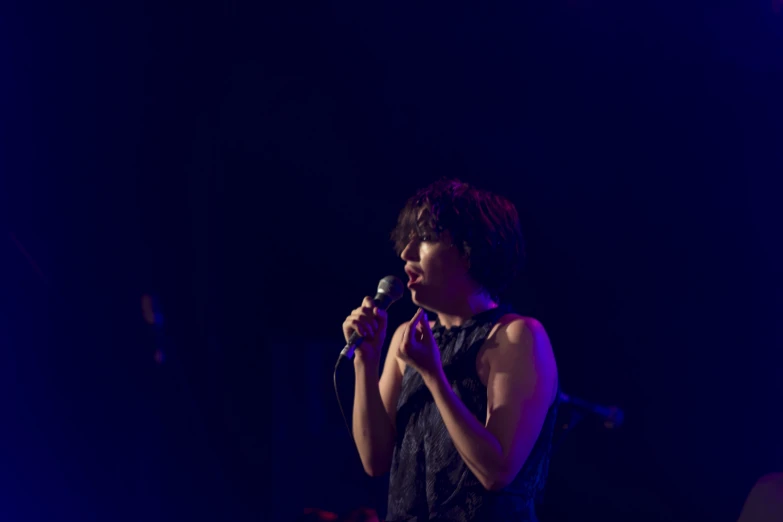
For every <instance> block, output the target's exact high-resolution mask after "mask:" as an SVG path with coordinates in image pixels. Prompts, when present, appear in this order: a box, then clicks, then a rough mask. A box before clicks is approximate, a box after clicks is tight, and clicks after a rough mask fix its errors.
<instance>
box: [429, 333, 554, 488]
mask: <svg viewBox="0 0 783 522" xmlns="http://www.w3.org/2000/svg"><path fill="white" fill-rule="evenodd" d="M495 341H496V344H495V346H493V347H492V348H491V349H489V350H487V352H486V356H487V358H488V361H489V377H488V380H487V401H488V404H487V419H486V424H485V425H484V424H482V423H481V422H480V421H479V419H477V418H476V417H475V416H474V415H473V414H472V413H471V412H470V411H469V410H468V409H467V408H466V407H465V405H464V404H463V403H462V401H461V400H460V399H459V398H458V397H457V396H456V395H455V394H454V391H453V390H452V388H451V386H450V384H449V383H448V381H447V380H446V378H445V376H444V375H443V373H442V371H441V372H439V373H437V374H435V375H432V376H427V377H426V378H425V382H426V383H427V387H428V388H429V389H430V391H431V392H432V395H433V397H434V399H435V404H436V406H437V408H438V410H439V411H440V414H441V416H442V417H443V421H444V423H445V424H446V428H447V429H448V432H449V434H450V435H451V438H452V440H453V441H454V446H455V447H456V449H457V451H458V452H459V454H460V456H462V459H463V460H464V461H465V463H466V464H467V466H468V468H470V470H471V471H472V472H473V474H474V475H475V476H476V478H478V479H479V481H480V482H481V484H482V485H483V486H484V487H485V488H486V489H489V490H497V489H501V488H503V487H505V486H506V485H508V484H509V483H510V482H511V481H512V480H513V479H514V477H515V476H516V475H517V474H518V473H519V470H520V469H522V466H523V464H524V463H525V460H527V457H528V455H529V454H530V451H531V450H532V449H533V445H534V444H535V441H536V439H537V438H538V434H539V433H540V431H541V427H542V426H543V423H544V419H545V418H546V414H547V410H548V409H549V406H550V405H551V402H552V400H553V398H554V393H556V391H555V390H556V384H557V368H556V365H555V360H554V355H553V354H552V349H551V346H550V344H549V340H548V338H547V336H546V332H545V331H544V329H543V327H542V326H541V325H540V324H539V323H538V322H536V321H533V320H530V319H522V318H519V319H516V320H514V321H512V322H510V323H509V324H507V325H503V326H501V327H500V328H499V329H498V332H497V335H496V339H495Z"/></svg>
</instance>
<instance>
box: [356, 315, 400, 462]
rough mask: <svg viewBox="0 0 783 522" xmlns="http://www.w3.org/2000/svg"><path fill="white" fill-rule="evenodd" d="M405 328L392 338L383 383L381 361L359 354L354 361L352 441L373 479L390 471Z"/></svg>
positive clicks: (384, 367) (395, 333)
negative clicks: (400, 356)
mask: <svg viewBox="0 0 783 522" xmlns="http://www.w3.org/2000/svg"><path fill="white" fill-rule="evenodd" d="M406 326H407V325H405V324H403V325H402V326H400V327H399V328H398V329H397V331H395V332H394V335H393V336H392V339H391V343H390V344H389V353H388V354H387V355H386V361H385V363H384V366H383V374H382V375H381V378H380V381H379V380H378V368H379V361H377V360H373V359H372V358H370V359H366V358H365V357H363V356H362V355H361V354H360V353H359V352H358V351H357V352H356V358H355V359H354V370H355V374H356V387H355V392H354V402H353V437H354V440H355V441H356V448H357V450H358V451H359V457H360V458H361V460H362V466H363V467H364V470H365V471H366V472H367V474H368V475H371V476H374V477H377V476H379V475H383V474H385V473H387V472H388V471H389V469H390V468H391V460H392V454H393V452H394V443H395V437H396V431H395V417H396V414H397V399H398V398H399V395H400V385H401V383H402V367H401V363H400V362H399V361H398V360H397V350H398V347H399V345H400V340H401V338H402V331H403V329H404V328H405V327H406Z"/></svg>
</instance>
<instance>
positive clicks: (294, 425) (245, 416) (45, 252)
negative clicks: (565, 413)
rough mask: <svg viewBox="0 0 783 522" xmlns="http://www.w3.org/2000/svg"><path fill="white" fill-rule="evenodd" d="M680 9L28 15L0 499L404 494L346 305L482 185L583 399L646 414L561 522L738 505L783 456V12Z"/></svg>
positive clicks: (569, 462) (666, 5) (18, 110)
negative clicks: (426, 192)
mask: <svg viewBox="0 0 783 522" xmlns="http://www.w3.org/2000/svg"><path fill="white" fill-rule="evenodd" d="M686 4H688V5H685V4H684V3H682V2H663V3H660V2H658V3H652V4H650V3H648V4H639V5H636V4H629V3H627V2H625V3H622V2H590V1H587V0H585V1H570V2H565V1H556V2H535V1H533V2H519V3H517V5H516V6H514V7H508V6H505V7H499V6H481V7H475V6H474V7H469V8H466V7H461V6H456V5H450V6H448V7H442V6H438V7H436V6H433V5H398V4H394V5H386V6H376V5H374V4H373V5H369V4H367V3H366V2H365V3H361V2H342V3H338V2H332V3H328V2H327V3H323V2H313V3H297V2H276V3H263V2H245V1H234V2H223V3H219V2H200V3H199V2H197V3H193V2H180V3H174V2H137V3H133V2H125V3H123V2H120V3H104V4H103V5H101V6H99V7H96V6H89V7H88V6H76V5H72V4H58V3H52V4H51V5H36V4H34V3H21V2H19V3H13V2H12V3H4V4H3V7H2V11H1V12H0V63H2V66H3V73H4V74H3V78H4V81H3V82H2V86H1V87H0V93H2V97H1V98H0V99H1V100H2V101H1V102H0V103H1V104H2V105H0V108H2V117H0V132H2V135H1V136H0V138H1V139H0V151H1V152H2V154H0V217H2V230H0V232H2V237H0V252H1V253H2V255H1V257H0V259H2V266H3V268H4V270H3V277H2V278H1V279H0V295H2V298H3V299H2V314H0V343H2V346H1V347H0V357H2V359H1V360H0V371H1V372H2V375H0V392H1V393H0V397H1V398H0V404H1V405H2V410H3V423H2V429H0V447H1V448H2V450H0V456H2V466H0V469H2V473H1V474H0V477H2V486H3V488H2V489H3V491H4V495H3V501H2V502H0V518H2V519H3V520H13V521H17V520H18V521H28V520H82V521H88V520H96V521H103V520H116V521H123V520H128V521H130V520H148V521H157V520H226V521H227V520H236V521H250V520H290V519H292V518H293V517H294V516H296V514H297V513H299V512H300V511H301V509H302V507H304V506H312V507H322V508H326V509H330V510H334V511H346V510H349V509H350V508H352V507H356V506H359V505H367V506H371V507H375V508H376V509H378V510H379V511H381V512H383V510H384V509H385V481H384V479H375V480H372V479H369V478H367V477H365V476H364V475H363V472H362V470H361V466H360V464H359V460H358V457H357V456H356V453H355V451H354V450H353V449H352V447H351V444H350V439H349V437H348V433H347V431H346V430H345V427H344V426H343V424H342V418H341V417H340V413H339V410H338V408H337V403H336V399H335V397H334V392H333V389H332V381H331V379H332V369H333V364H334V361H335V360H336V356H337V354H338V352H339V350H340V348H341V347H342V343H341V332H340V325H341V323H342V320H343V318H344V317H345V315H347V314H348V313H349V312H350V310H351V309H352V308H354V307H355V306H357V305H358V303H360V301H361V299H362V297H363V296H365V295H368V294H372V293H373V292H374V290H375V287H376V284H377V281H378V280H379V279H380V278H381V277H383V276H385V275H387V274H397V275H402V270H401V269H402V263H401V262H400V261H399V260H398V259H396V257H395V255H394V254H393V252H392V250H391V244H390V243H389V241H388V234H389V231H390V229H391V227H392V226H393V224H394V221H395V217H396V213H397V211H398V209H399V208H400V207H401V206H402V204H403V203H404V201H405V198H406V197H407V196H408V195H410V194H411V193H412V192H413V191H414V190H415V189H417V188H419V187H420V186H422V185H424V184H427V183H429V182H430V181H433V180H435V179H437V178H438V177H441V176H455V177H459V178H462V179H463V180H465V181H469V182H474V183H475V184H477V185H480V186H483V187H486V188H489V189H494V190H497V191H499V192H502V193H503V194H505V195H507V196H508V197H510V198H511V199H512V200H513V201H514V202H515V203H516V204H517V206H518V208H519V211H520V213H521V217H522V222H523V227H524V231H525V234H526V237H527V243H528V244H527V246H528V251H529V258H528V264H527V272H526V275H525V277H524V279H523V280H522V281H521V282H520V283H519V285H518V287H517V288H516V291H515V293H514V295H513V298H512V301H513V304H514V305H515V306H516V307H517V308H518V309H519V310H520V311H521V312H523V313H526V314H532V315H534V316H536V317H538V318H539V319H540V320H541V321H542V322H543V323H544V325H545V326H546V327H547V329H548V331H549V333H550V336H551V338H552V341H553V343H554V347H555V350H556V355H557V358H558V361H559V366H560V372H561V382H562V386H563V388H564V390H565V391H567V392H569V393H571V394H573V395H576V396H579V397H583V398H585V399H588V400H591V401H595V402H598V403H602V404H616V405H619V406H621V407H622V408H623V409H624V411H625V412H626V418H627V422H626V424H625V425H624V426H623V427H622V428H621V429H619V430H613V431H607V430H605V429H603V428H602V427H601V425H600V423H599V422H594V421H592V420H586V421H585V422H584V423H583V424H581V425H579V426H578V427H577V428H576V429H575V430H574V431H573V432H572V433H570V434H569V435H568V436H567V438H566V439H564V442H563V444H562V445H561V446H560V447H559V449H558V452H557V453H556V455H555V459H554V462H553V469H552V476H551V487H550V489H549V491H548V493H547V497H546V501H545V505H544V506H543V508H542V514H543V515H545V516H546V518H545V520H549V521H555V520H591V519H598V518H597V517H600V518H601V519H602V520H637V521H647V520H692V521H696V520H699V521H704V520H714V521H726V522H729V521H732V520H736V517H737V515H738V513H739V509H740V507H741V504H742V501H743V499H744V497H745V495H746V494H747V492H748V490H749V489H750V487H751V486H752V484H753V482H754V481H755V480H756V478H757V477H758V476H760V475H761V474H762V473H765V472H769V471H773V470H777V471H780V470H781V469H783V455H782V454H781V446H780V441H781V440H783V426H781V421H780V414H779V411H780V404H781V399H782V398H783V391H781V384H780V377H781V362H782V361H781V355H780V352H781V333H780V320H779V314H780V308H781V307H780V290H781V280H780V279H781V272H780V266H781V255H780V254H781V252H780V223H781V212H780V205H779V201H778V200H779V194H780V191H779V181H778V178H779V176H780V173H781V172H783V162H782V161H781V152H780V144H781V143H783V133H782V132H781V129H782V127H783V125H782V124H781V121H783V120H782V119H781V118H782V117H783V110H781V109H782V107H781V97H780V93H781V92H783V81H782V75H781V72H782V69H783V52H781V49H782V48H783V47H782V45H783V36H782V35H783V28H781V24H782V23H783V18H782V16H783V15H782V14H781V13H780V3H779V2H774V1H773V2H770V1H761V0H758V1H756V0H752V1H744V2H735V3H732V2H717V3H715V2H710V3H709V5H706V4H707V3H706V2H705V5H697V4H696V3H686ZM144 294H150V295H155V296H157V297H158V299H159V302H160V304H161V305H162V317H163V320H164V322H163V323H162V324H158V326H157V327H153V326H151V325H148V324H147V323H145V322H144V320H143V319H142V312H141V296H142V295H144ZM413 311H414V308H413V306H412V305H411V304H410V302H409V300H407V299H406V300H405V301H403V302H401V303H399V304H396V305H394V308H393V309H392V310H391V323H392V325H391V326H392V327H394V326H396V325H397V324H399V323H400V322H402V321H404V320H405V319H407V318H408V317H409V316H410V315H412V313H413ZM156 350H162V353H163V356H164V357H163V358H162V362H156V357H155V353H156ZM160 360H161V359H160V357H158V361H160ZM346 370H347V371H346V372H345V373H341V374H340V375H339V377H340V382H341V385H342V389H343V392H344V393H345V394H346V395H345V399H344V400H346V401H349V400H350V392H351V389H350V387H351V373H350V368H347V369H346ZM346 406H347V407H350V403H349V402H348V403H347V404H346ZM542 518H543V517H542Z"/></svg>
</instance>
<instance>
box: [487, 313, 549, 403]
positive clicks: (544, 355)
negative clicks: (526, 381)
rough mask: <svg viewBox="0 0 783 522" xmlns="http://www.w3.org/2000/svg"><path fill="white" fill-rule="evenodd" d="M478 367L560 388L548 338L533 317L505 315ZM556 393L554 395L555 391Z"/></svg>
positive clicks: (498, 323)
mask: <svg viewBox="0 0 783 522" xmlns="http://www.w3.org/2000/svg"><path fill="white" fill-rule="evenodd" d="M485 348H486V349H482V352H483V354H480V359H481V360H480V361H478V363H479V364H480V365H481V366H484V371H485V372H487V375H488V373H489V371H491V370H492V368H493V367H494V368H497V369H502V371H504V372H509V373H520V374H527V373H528V372H530V371H533V372H534V373H535V374H537V375H538V377H539V378H543V379H544V380H546V381H552V382H553V388H554V389H555V390H556V388H557V380H558V379H557V363H556V361H555V356H554V351H553V350H552V344H551V342H550V340H549V335H548V334H547V332H546V329H545V328H544V326H543V325H542V324H541V322H540V321H538V320H537V319H534V318H532V317H525V316H521V315H517V314H506V315H504V316H503V317H501V318H500V320H499V321H498V322H497V324H496V325H495V327H494V328H493V329H492V331H491V332H490V335H489V337H488V338H487V343H485ZM553 393H555V391H553Z"/></svg>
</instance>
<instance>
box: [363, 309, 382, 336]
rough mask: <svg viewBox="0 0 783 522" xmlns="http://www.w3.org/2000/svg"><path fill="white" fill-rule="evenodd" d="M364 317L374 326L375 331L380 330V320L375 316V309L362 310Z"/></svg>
mask: <svg viewBox="0 0 783 522" xmlns="http://www.w3.org/2000/svg"><path fill="white" fill-rule="evenodd" d="M362 317H364V318H365V319H367V320H368V321H369V322H371V323H372V324H373V326H374V327H375V329H376V330H377V329H378V326H379V325H378V318H377V317H376V315H375V307H370V306H365V307H363V308H362Z"/></svg>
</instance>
